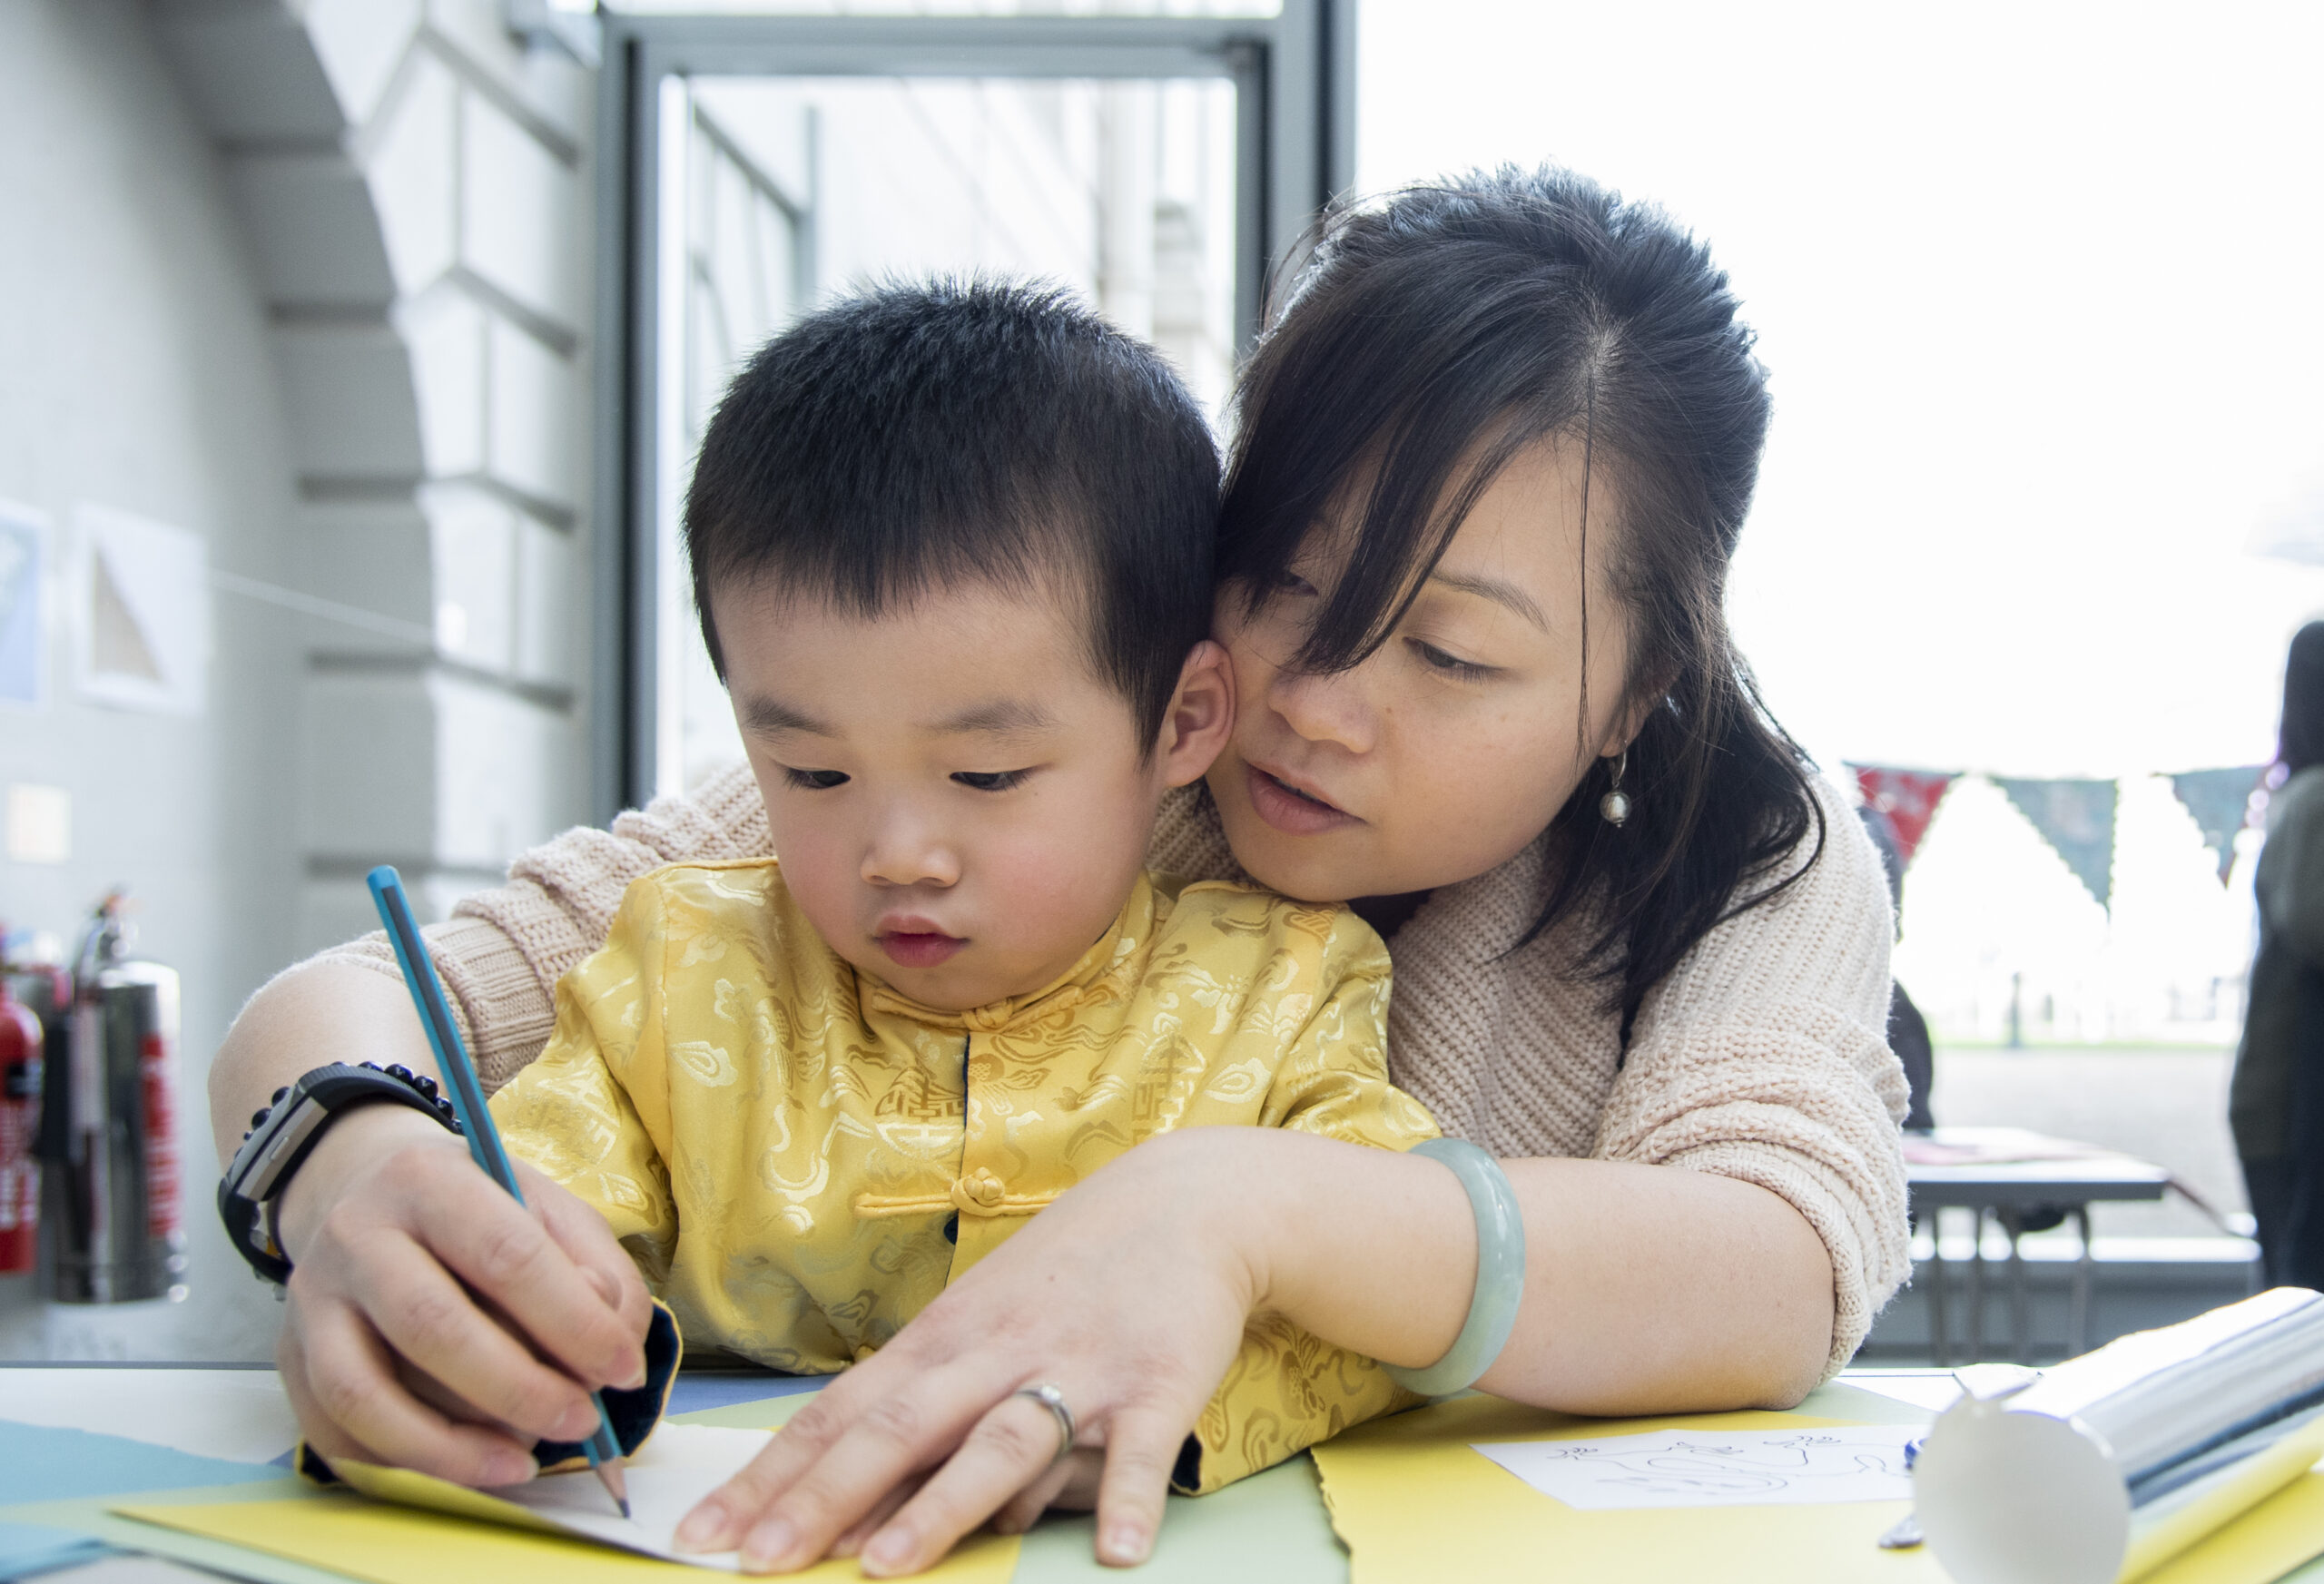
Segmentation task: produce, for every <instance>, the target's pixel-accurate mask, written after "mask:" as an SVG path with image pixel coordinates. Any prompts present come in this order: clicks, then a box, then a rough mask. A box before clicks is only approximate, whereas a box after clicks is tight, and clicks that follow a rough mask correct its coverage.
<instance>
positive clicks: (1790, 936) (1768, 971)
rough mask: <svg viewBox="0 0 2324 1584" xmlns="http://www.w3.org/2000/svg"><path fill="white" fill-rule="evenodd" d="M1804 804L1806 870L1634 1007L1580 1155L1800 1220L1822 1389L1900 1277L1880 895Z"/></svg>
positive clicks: (1834, 802)
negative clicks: (1813, 1253)
mask: <svg viewBox="0 0 2324 1584" xmlns="http://www.w3.org/2000/svg"><path fill="white" fill-rule="evenodd" d="M1817 802H1818V804H1819V806H1820V807H1821V809H1822V812H1823V816H1824V832H1823V841H1824V851H1823V855H1822V857H1821V858H1820V859H1819V860H1818V861H1817V862H1816V863H1815V864H1814V865H1813V866H1812V867H1811V868H1809V869H1808V871H1807V873H1806V875H1805V876H1803V877H1802V878H1801V879H1800V880H1799V881H1797V883H1796V884H1794V885H1793V886H1791V887H1790V888H1789V889H1788V890H1786V891H1784V892H1783V893H1782V894H1780V895H1779V896H1777V897H1776V898H1774V899H1773V900H1769V901H1767V902H1765V903H1762V904H1760V905H1759V906H1758V907H1756V908H1752V909H1749V910H1746V911H1744V912H1742V913H1740V914H1738V915H1737V916H1736V917H1734V918H1732V919H1729V920H1728V921H1727V922H1726V923H1724V924H1721V925H1720V926H1719V927H1718V929H1716V930H1712V931H1711V932H1710V933H1709V935H1707V936H1705V937H1704V938H1703V940H1701V941H1700V942H1699V943H1698V944H1697V945H1696V947H1695V949H1694V950H1693V951H1692V952H1690V953H1689V955H1688V957H1687V958H1686V959H1684V960H1683V961H1682V962H1681V963H1680V964H1679V966H1678V968H1676V969H1673V970H1672V971H1671V972H1670V973H1669V975H1668V976H1667V977H1666V978H1665V979H1663V980H1662V982H1661V983H1660V984H1659V985H1658V986H1656V987H1655V989H1653V990H1652V991H1651V992H1650V993H1649V995H1648V997H1647V999H1646V1001H1645V1003H1644V1004H1643V1005H1642V1006H1641V1007H1640V1011H1639V1018H1638V1022H1637V1025H1636V1028H1635V1029H1634V1031H1633V1036H1632V1040H1631V1045H1630V1053H1629V1057H1628V1059H1627V1060H1626V1061H1625V1063H1624V1065H1623V1070H1622V1073H1621V1075H1620V1077H1619V1078H1618V1079H1617V1080H1616V1082H1615V1085H1614V1090H1613V1093H1612V1095H1611V1097H1610V1099H1609V1101H1608V1104H1607V1107H1606V1110H1605V1113H1604V1116H1603V1118H1602V1120H1601V1122H1600V1128H1599V1137H1598V1145H1597V1148H1596V1150H1595V1152H1594V1153H1596V1154H1597V1155H1598V1156H1600V1157H1602V1158H1604V1159H1608V1160H1621V1161H1635V1162H1640V1163H1642V1164H1648V1165H1662V1166H1683V1167H1686V1168H1688V1169H1689V1170H1694V1171H1704V1172H1715V1173H1718V1174H1719V1175H1721V1176H1730V1177H1735V1178H1738V1179H1739V1180H1741V1181H1744V1182H1748V1183H1755V1184H1757V1185H1758V1186H1760V1187H1763V1188H1765V1189H1767V1190H1768V1192H1770V1193H1772V1194H1775V1195H1778V1196H1780V1197H1781V1198H1783V1199H1784V1200H1785V1201H1786V1202H1787V1203H1788V1204H1790V1205H1792V1207H1793V1208H1794V1209H1796V1210H1797V1211H1798V1212H1799V1213H1800V1215H1803V1216H1804V1217H1806V1218H1807V1222H1808V1224H1809V1225H1812V1226H1814V1227H1815V1229H1816V1231H1817V1234H1818V1235H1820V1236H1821V1237H1822V1238H1823V1240H1824V1246H1825V1248H1826V1249H1827V1251H1828V1252H1829V1253H1830V1254H1831V1260H1832V1296H1833V1322H1832V1342H1831V1352H1830V1354H1829V1357H1828V1359H1827V1363H1826V1373H1827V1375H1829V1374H1830V1373H1831V1372H1836V1371H1837V1370H1838V1369H1839V1368H1840V1367H1841V1366H1842V1365H1844V1364H1846V1363H1847V1361H1848V1359H1849V1358H1850V1357H1851V1356H1852V1355H1853V1354H1854V1353H1855V1352H1856V1348H1857V1346H1858V1345H1859V1344H1861V1343H1862V1342H1863V1341H1864V1337H1865V1333H1866V1332H1867V1331H1869V1330H1870V1329H1871V1325H1872V1317H1873V1315H1874V1314H1875V1313H1876V1312H1877V1311H1878V1310H1879V1308H1880V1307H1881V1305H1882V1304H1886V1302H1887V1301H1888V1299H1889V1298H1890V1296H1891V1295H1893V1294H1895V1292H1896V1289H1897V1287H1898V1286H1900V1285H1901V1284H1903V1283H1904V1281H1905V1278H1906V1277H1907V1276H1908V1275H1910V1274H1911V1271H1912V1262H1911V1251H1910V1243H1909V1238H1908V1233H1907V1228H1906V1224H1905V1160H1904V1148H1903V1140H1902V1136H1901V1135H1900V1133H1899V1131H1898V1124H1899V1123H1900V1122H1901V1121H1902V1120H1903V1117H1904V1115H1905V1104H1906V1090H1905V1074H1904V1067H1903V1065H1902V1064H1901V1063H1900V1062H1898V1060H1897V1059H1896V1056H1895V1054H1894V1053H1893V1052H1891V1051H1890V1050H1889V1048H1888V1045H1887V1039H1886V1029H1887V1015H1888V999H1889V977H1888V947H1889V942H1890V940H1891V939H1892V938H1893V924H1892V921H1891V916H1890V913H1889V908H1888V890H1887V881H1886V877H1885V876H1884V874H1883V873H1882V871H1881V868H1880V861H1879V858H1878V856H1877V854H1876V853H1875V851H1873V847H1872V843H1871V841H1870V840H1869V839H1868V838H1867V837H1866V835H1865V833H1864V831H1863V828H1862V827H1861V826H1859V825H1858V824H1857V822H1856V818H1855V816H1854V814H1853V813H1852V812H1850V811H1849V810H1848V809H1847V808H1846V807H1845V806H1844V805H1843V804H1842V803H1841V802H1839V800H1838V798H1837V796H1835V795H1833V794H1832V793H1831V792H1830V791H1829V790H1828V789H1827V788H1825V787H1824V786H1822V785H1821V784H1820V783H1819V784H1818V785H1817ZM1807 841H1808V843H1810V844H1812V843H1813V842H1814V841H1816V836H1815V835H1814V833H1812V832H1811V833H1810V835H1809V836H1808V838H1807ZM1806 855H1807V853H1806V851H1805V850H1803V851H1801V852H1800V853H1799V854H1797V855H1796V857H1795V860H1794V861H1795V862H1797V861H1799V860H1801V859H1804V858H1805V857H1806Z"/></svg>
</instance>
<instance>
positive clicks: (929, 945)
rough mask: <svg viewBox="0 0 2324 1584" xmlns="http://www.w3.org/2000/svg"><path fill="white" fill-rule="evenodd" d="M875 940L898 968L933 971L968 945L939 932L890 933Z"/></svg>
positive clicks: (912, 931) (892, 931) (885, 932)
mask: <svg viewBox="0 0 2324 1584" xmlns="http://www.w3.org/2000/svg"><path fill="white" fill-rule="evenodd" d="M873 939H874V940H878V941H879V943H880V949H881V950H882V951H884V952H886V953H887V954H888V960H889V961H891V962H892V963H894V964H895V965H896V966H897V967H898V968H934V967H935V966H936V965H937V964H938V963H940V962H942V961H944V960H945V959H948V958H950V956H951V955H952V954H953V953H954V952H956V951H958V950H960V948H962V947H963V946H966V945H967V944H968V942H967V941H965V940H961V939H960V937H959V936H957V935H947V934H945V933H943V932H942V931H941V930H883V931H882V932H881V933H880V934H879V935H877V936H874V937H873Z"/></svg>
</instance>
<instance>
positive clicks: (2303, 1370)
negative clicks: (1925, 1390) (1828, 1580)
mask: <svg viewBox="0 0 2324 1584" xmlns="http://www.w3.org/2000/svg"><path fill="white" fill-rule="evenodd" d="M2319 1456H2324V1295H2319V1294H2316V1293H2312V1292H2309V1290H2308V1289H2306V1288H2304V1287H2279V1288H2276V1289H2275V1290H2273V1291H2272V1292H2268V1293H2262V1294H2260V1295H2259V1296H2258V1297H2256V1298H2248V1299H2246V1300H2244V1301H2243V1302H2242V1303H2240V1304H2230V1305H2228V1306H2227V1307H2226V1308H2223V1309H2215V1310H2213V1311H2212V1312H2211V1313H2209V1314H2204V1315H2200V1316H2198V1317H2197V1318H2195V1319H2193V1320H2190V1321H2187V1322H2185V1323H2183V1324H2180V1325H2172V1326H2166V1327H2164V1328H2162V1329H2161V1330H2157V1331H2144V1332H2139V1333H2134V1334H2132V1335H2130V1336H2126V1337H2122V1338H2121V1339H2119V1340H2118V1341H2115V1342H2112V1343H2108V1344H2107V1345H2106V1346H2105V1347H2102V1348H2100V1349H2099V1350H2098V1351H2097V1352H2095V1353H2086V1354H2084V1355H2083V1357H2081V1358H2078V1359H2071V1360H2068V1361H2067V1362H2066V1363H2063V1364H2060V1365H2057V1366H2056V1367H2055V1368H2053V1369H2052V1370H2049V1371H2047V1372H2045V1373H2044V1374H2043V1376H2042V1377H2041V1378H2040V1379H2039V1380H2037V1381H2035V1382H2033V1384H2031V1385H2029V1386H2027V1387H2025V1388H2024V1389H2023V1390H2021V1391H2017V1392H2012V1393H2009V1394H2007V1395H2004V1396H1997V1397H1992V1398H1986V1399H1982V1400H1980V1399H1977V1398H1973V1397H1965V1398H1963V1399H1962V1401H1961V1402H1957V1403H1955V1405H1954V1406H1953V1407H1952V1408H1950V1409H1948V1410H1946V1411H1945V1413H1944V1414H1943V1416H1941V1417H1940V1418H1939V1419H1938V1420H1937V1422H1936V1425H1935V1428H1934V1429H1933V1430H1931V1431H1930V1432H1929V1436H1928V1441H1927V1443H1926V1445H1925V1446H1924V1447H1923V1448H1922V1450H1921V1452H1920V1454H1919V1457H1918V1459H1917V1460H1916V1461H1915V1463H1914V1466H1913V1497H1914V1503H1915V1510H1916V1511H1917V1512H1918V1514H1919V1517H1920V1521H1921V1529H1922V1531H1923V1532H1924V1533H1925V1535H1926V1536H1927V1543H1928V1545H1929V1548H1930V1550H1933V1551H1934V1552H1935V1554H1936V1559H1937V1560H1938V1561H1939V1562H1940V1563H1942V1564H1943V1565H1944V1567H1945V1571H1946V1572H1947V1573H1949V1574H1951V1575H1952V1576H1953V1578H1954V1579H1955V1580H1956V1584H2116V1581H2117V1580H2122V1581H2127V1580H2129V1579H2136V1578H2137V1577H2139V1576H2140V1575H2141V1574H2142V1573H2145V1572H2147V1571H2149V1570H2150V1569H2153V1568H2154V1567H2156V1566H2158V1565H2159V1564H2161V1563H2162V1562H2163V1561H2164V1560H2166V1559H2169V1558H2170V1557H2171V1556H2174V1555H2176V1554H2177V1553H2178V1552H2180V1551H2181V1550H2185V1549H2186V1548H2187V1547H2188V1546H2190V1545H2191V1544H2193V1543H2194V1542H2195V1541H2196V1540H2200V1539H2201V1538H2202V1537H2203V1536H2204V1535H2206V1534H2208V1533H2210V1532H2211V1530H2215V1529H2217V1528H2219V1527H2220V1526H2221V1524H2223V1523H2225V1522H2227V1521H2228V1520H2230V1519H2232V1518H2234V1517H2236V1516H2237V1515H2238V1514H2240V1513H2241V1512H2243V1511H2244V1510H2247V1509H2249V1508H2250V1507H2251V1506H2253V1505H2254V1504H2255V1503H2257V1502H2259V1501H2260V1500H2262V1499H2263V1498H2265V1497H2267V1496H2268V1495H2270V1494H2271V1493H2272V1492H2274V1491H2277V1490H2280V1489H2281V1488H2282V1487H2283V1486H2284V1485H2287V1484H2289V1483H2290V1481H2293V1480H2296V1479H2298V1478H2299V1476H2300V1474H2301V1473H2303V1472H2304V1471H2307V1470H2308V1469H2309V1467H2310V1466H2311V1465H2313V1464H2314V1463H2315V1462H2316V1461H2317V1460H2318V1459H2319Z"/></svg>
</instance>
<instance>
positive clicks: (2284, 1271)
mask: <svg viewBox="0 0 2324 1584" xmlns="http://www.w3.org/2000/svg"><path fill="white" fill-rule="evenodd" d="M2276 758H2277V768H2276V770H2275V771H2274V772H2271V774H2270V781H2271V782H2273V781H2275V780H2276V778H2277V777H2278V776H2280V777H2281V778H2282V779H2281V780H2280V782H2277V784H2276V785H2275V787H2274V790H2273V792H2271V794H2270V797H2269V800H2268V837H2267V844H2266V845H2265V846H2264V847H2262V848H2261V849H2260V863H2259V869H2258V872H2257V874H2256V875H2255V876H2254V877H2253V890H2255V891H2256V893H2257V894H2258V898H2259V903H2260V949H2259V953H2258V955H2257V956H2256V957H2255V958H2254V959H2253V961H2252V964H2251V990H2250V1002H2249V1004H2248V1009H2247V1011H2246V1012H2245V1015H2244V1022H2243V1044H2242V1047H2241V1048H2240V1050H2239V1051H2238V1052H2237V1053H2236V1061H2235V1078H2234V1082H2233V1085H2232V1087H2230V1092H2229V1101H2228V1115H2229V1120H2230V1124H2231V1125H2232V1126H2233V1127H2234V1130H2235V1149H2236V1154H2237V1155H2238V1156H2240V1157H2241V1159H2242V1163H2243V1180H2244V1183H2245V1186H2247V1188H2248V1189H2249V1191H2250V1196H2251V1215H2252V1217H2253V1219H2255V1220H2256V1221H2257V1222H2258V1223H2259V1238H2260V1258H2261V1261H2262V1264H2263V1265H2264V1268H2265V1270H2266V1273H2267V1279H2268V1281H2269V1283H2270V1284H2273V1285H2287V1284H2288V1285H2293V1286H2302V1287H2315V1286H2324V622H2310V623H2309V624H2308V625H2306V626H2304V627H2302V628H2300V629H2299V632H2298V633H2297V634H2295V635H2293V637H2292V641H2291V657H2290V661H2289V662H2288V663H2287V664H2285V667H2284V715H2283V727H2282V733H2281V736H2280V746H2279V748H2278V750H2277V755H2276Z"/></svg>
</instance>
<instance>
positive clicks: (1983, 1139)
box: [1905, 1127, 2171, 1207]
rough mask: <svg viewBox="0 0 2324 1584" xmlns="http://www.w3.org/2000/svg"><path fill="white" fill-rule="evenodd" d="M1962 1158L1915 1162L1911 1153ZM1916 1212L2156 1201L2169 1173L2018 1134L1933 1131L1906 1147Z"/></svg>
mask: <svg viewBox="0 0 2324 1584" xmlns="http://www.w3.org/2000/svg"><path fill="white" fill-rule="evenodd" d="M1915 1146H1924V1147H1928V1148H1933V1149H1943V1150H1946V1151H1948V1152H1951V1153H1955V1154H1957V1156H1959V1157H1960V1158H1957V1159H1955V1160H1951V1161H1945V1162H1938V1161H1928V1160H1923V1161H1915V1160H1913V1159H1912V1158H1911V1156H1912V1153H1913V1151H1914V1149H1915ZM1905 1152H1906V1158H1905V1178H1906V1181H1907V1182H1908V1183H1909V1184H1910V1186H1911V1190H1912V1197H1913V1204H1914V1205H1915V1207H1925V1206H1931V1205H1963V1206H1968V1207H1976V1206H1981V1205H1982V1206H1994V1205H2073V1204H2089V1203H2091V1202H2093V1201H2094V1200H2101V1199H2106V1200H2152V1199H2160V1198H2162V1194H2163V1190H2164V1189H2165V1188H2166V1187H2167V1186H2170V1182H2171V1171H2170V1168H2169V1167H2167V1166H2157V1165H2155V1164H2154V1163H2153V1162H2152V1161H2146V1160H2141V1159H2139V1158H2138V1157H2137V1156H2128V1155H2121V1154H2117V1153H2116V1152H2114V1151H2112V1150H2107V1149H2100V1148H2099V1147H2097V1146H2094V1145H2087V1144H2080V1143H2076V1142H2075V1141H2073V1140H2072V1139H2065V1138H2053V1137H2051V1136H2048V1135H2046V1134H2041V1133H2035V1132H2033V1131H2031V1130H2030V1129H2027V1128H2024V1127H1939V1128H1937V1129H1935V1131H1934V1132H1931V1133H1927V1134H1915V1135H1909V1136H1907V1137H1906V1140H1905Z"/></svg>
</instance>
